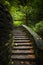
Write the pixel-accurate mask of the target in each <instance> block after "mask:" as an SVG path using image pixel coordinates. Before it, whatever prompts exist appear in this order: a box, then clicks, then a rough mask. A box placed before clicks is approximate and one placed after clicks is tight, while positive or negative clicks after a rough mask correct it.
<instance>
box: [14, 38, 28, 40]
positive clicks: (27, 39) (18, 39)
mask: <svg viewBox="0 0 43 65" xmlns="http://www.w3.org/2000/svg"><path fill="white" fill-rule="evenodd" d="M14 40H29V38H14Z"/></svg>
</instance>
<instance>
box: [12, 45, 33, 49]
mask: <svg viewBox="0 0 43 65" xmlns="http://www.w3.org/2000/svg"><path fill="white" fill-rule="evenodd" d="M13 49H33V46H14V47H13Z"/></svg>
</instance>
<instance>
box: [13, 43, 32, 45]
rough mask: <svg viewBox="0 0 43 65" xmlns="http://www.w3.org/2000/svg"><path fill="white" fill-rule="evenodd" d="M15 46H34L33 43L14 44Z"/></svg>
mask: <svg viewBox="0 0 43 65" xmlns="http://www.w3.org/2000/svg"><path fill="white" fill-rule="evenodd" d="M14 46H32V43H14Z"/></svg>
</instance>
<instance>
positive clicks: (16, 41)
mask: <svg viewBox="0 0 43 65" xmlns="http://www.w3.org/2000/svg"><path fill="white" fill-rule="evenodd" d="M19 42H20V43H22V42H25V43H27V42H30V40H15V41H14V43H19Z"/></svg>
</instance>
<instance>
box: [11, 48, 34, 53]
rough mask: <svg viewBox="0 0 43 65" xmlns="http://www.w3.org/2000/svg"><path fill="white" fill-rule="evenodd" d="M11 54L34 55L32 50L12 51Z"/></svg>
mask: <svg viewBox="0 0 43 65" xmlns="http://www.w3.org/2000/svg"><path fill="white" fill-rule="evenodd" d="M12 53H13V54H34V50H33V49H31V50H12Z"/></svg>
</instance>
